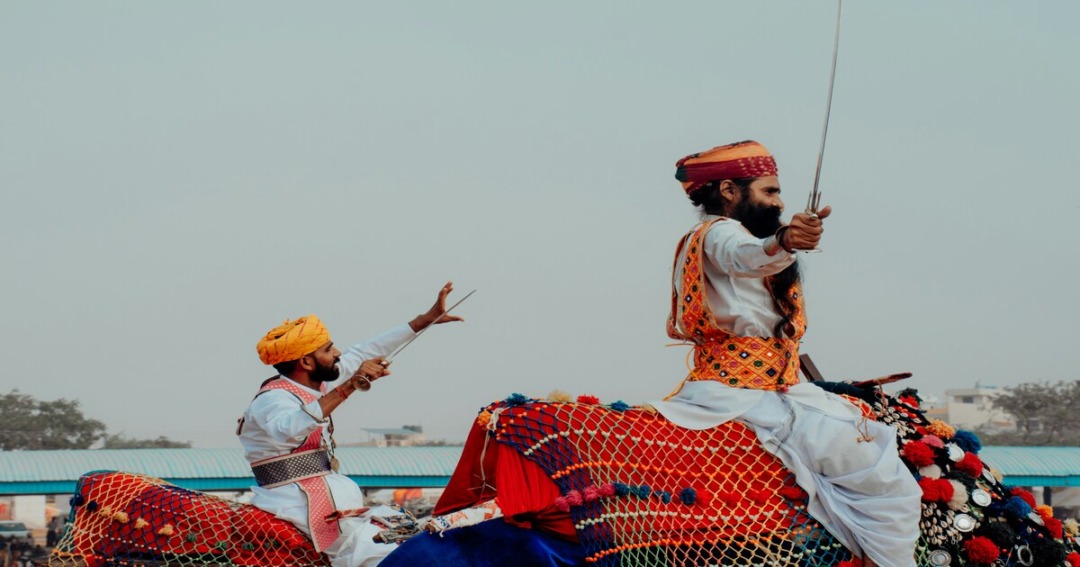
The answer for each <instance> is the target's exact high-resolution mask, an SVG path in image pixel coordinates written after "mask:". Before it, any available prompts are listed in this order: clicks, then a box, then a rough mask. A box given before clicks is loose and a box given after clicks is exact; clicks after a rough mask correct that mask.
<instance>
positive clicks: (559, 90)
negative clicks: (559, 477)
mask: <svg viewBox="0 0 1080 567" xmlns="http://www.w3.org/2000/svg"><path fill="white" fill-rule="evenodd" d="M834 18H835V3H834V2H806V1H797V0H789V1H771V2H749V1H747V2H725V1H701V2H640V3H634V2H623V1H620V2H614V1H613V2H599V1H598V2H543V3H518V2H496V1H491V2H484V3H478V2H439V1H430V2H370V3H367V2H321V3H314V4H313V3H294V2H265V1H259V2H254V1H251V2H198V1H187V2H171V3H167V2H31V1H27V2H12V1H8V0H3V1H0V242H2V243H3V244H2V246H0V264H2V265H3V266H4V275H3V277H0V302H2V303H0V305H2V308H3V314H4V318H3V324H2V325H0V356H2V359H3V360H4V361H5V362H6V368H5V369H4V372H3V373H2V377H0V392H5V393H6V392H8V391H10V390H11V389H12V388H18V389H19V390H21V391H22V392H25V393H28V394H31V395H33V396H35V397H38V398H40V399H55V398H60V397H63V398H69V399H78V400H80V401H81V402H82V404H83V408H84V410H85V412H86V413H87V414H88V415H89V416H92V417H96V418H99V419H101V420H103V421H105V422H106V423H107V424H108V426H109V429H110V431H111V432H122V433H124V434H126V435H129V436H137V437H155V436H158V435H166V436H169V437H171V438H174V439H179V440H190V441H193V442H194V443H195V444H196V446H201V447H214V446H236V440H235V439H234V438H233V435H232V431H233V427H234V424H235V418H236V417H237V416H238V415H239V414H240V413H241V412H242V410H243V408H244V406H245V405H246V403H247V402H248V400H249V399H250V397H251V396H252V395H253V394H254V391H255V390H256V388H257V386H258V384H259V383H260V381H261V380H262V379H264V378H266V377H268V376H270V375H271V374H272V370H270V369H268V368H266V367H263V366H262V365H261V363H260V362H259V360H258V357H257V355H256V352H255V343H256V341H257V340H258V339H259V338H260V337H261V336H262V334H263V333H265V331H266V330H268V329H269V328H271V327H273V326H275V325H277V324H279V323H280V322H281V321H282V320H284V319H286V318H294V317H297V316H300V315H305V314H307V313H316V314H318V315H319V316H320V317H322V318H323V320H324V321H325V322H326V323H327V325H328V326H329V328H330V331H331V333H332V334H333V336H334V339H335V341H336V342H337V343H339V344H342V345H347V344H350V343H352V342H355V341H357V340H361V339H364V338H367V337H369V336H371V335H374V334H376V333H378V332H380V331H382V330H384V329H386V328H389V327H391V326H393V325H396V324H398V323H400V322H402V321H405V320H406V319H408V318H410V317H412V316H414V315H415V314H417V313H419V312H420V311H422V310H424V309H426V308H427V307H428V305H429V304H430V303H431V301H432V300H433V299H434V297H435V292H436V291H437V289H438V288H439V286H440V285H441V284H442V283H443V282H444V281H446V280H448V279H452V280H454V282H455V284H456V286H457V288H458V290H459V292H458V293H456V294H455V296H460V295H462V292H465V291H468V290H470V289H473V288H477V289H479V291H478V292H477V294H476V295H475V296H473V298H471V299H470V300H469V301H468V302H467V303H466V304H464V305H463V306H462V307H461V308H460V312H461V314H462V315H463V316H464V317H466V319H467V322H466V323H465V324H463V325H448V326H444V327H441V328H437V329H435V330H433V331H431V332H430V333H428V334H426V335H425V336H424V337H422V338H421V339H420V340H418V341H417V342H416V343H414V344H413V345H412V346H410V347H409V349H408V350H406V351H405V352H404V353H403V354H402V355H401V357H400V358H399V359H398V361H397V362H396V363H395V365H394V368H393V370H394V375H393V377H392V378H393V379H387V380H385V381H380V382H379V383H378V384H376V385H375V387H374V388H372V390H371V391H370V392H369V393H367V394H364V395H363V396H359V397H353V398H351V399H350V400H349V402H348V404H347V406H346V407H345V408H343V410H342V411H339V412H337V413H336V414H335V419H336V421H337V425H338V428H337V429H338V433H337V436H338V438H339V441H342V442H349V441H356V440H360V439H363V438H365V435H364V434H363V433H362V432H361V428H362V427H397V426H400V425H402V424H413V423H420V424H422V425H423V426H424V427H425V429H426V431H427V433H428V435H429V437H433V438H447V439H461V438H463V437H464V434H465V433H466V431H467V428H468V425H469V422H470V420H471V419H472V417H473V416H474V415H475V412H476V410H477V409H478V408H479V407H480V406H482V405H484V404H486V403H488V402H490V401H492V400H495V399H498V398H502V397H505V396H506V395H508V394H510V393H512V392H522V393H525V394H528V395H532V396H541V395H546V394H547V393H548V392H550V391H551V390H552V389H555V388H559V389H563V390H566V391H568V392H571V393H572V394H575V395H576V394H580V393H593V394H595V395H597V396H599V397H600V398H601V399H602V400H605V401H613V400H614V399H623V400H625V401H627V402H630V403H640V402H642V401H644V400H647V399H651V398H656V397H659V396H663V395H664V394H666V393H667V392H668V391H669V390H670V389H671V388H672V387H673V386H675V385H676V384H677V383H678V382H679V381H680V380H681V379H682V377H683V376H684V375H685V373H686V367H685V362H684V360H685V354H686V349H685V348H682V347H679V348H667V347H665V345H666V344H667V343H669V342H670V341H669V340H668V339H667V337H666V336H665V334H664V318H665V317H666V313H667V309H668V306H669V285H670V275H669V272H670V268H671V258H672V254H673V247H674V244H675V242H676V240H677V239H678V237H679V236H680V235H681V234H683V233H684V232H685V231H686V230H687V229H688V228H689V227H690V226H691V225H692V224H694V222H695V221H696V218H697V217H696V213H695V211H694V210H693V209H692V208H691V207H690V205H689V204H688V202H687V201H686V199H685V197H683V195H682V193H681V189H680V187H679V185H678V183H676V181H675V180H674V178H673V177H672V176H673V173H674V163H675V161H676V160H677V159H679V158H680V157H682V156H683V155H686V154H688V153H692V152H695V151H700V150H704V149H707V148H710V147H712V146H715V145H720V144H723V143H728V142H733V141H737V140H742V139H747V138H753V139H756V140H758V141H760V142H762V143H764V144H765V145H766V146H767V147H769V148H770V149H771V150H772V151H773V152H774V154H775V155H776V157H777V160H778V162H779V165H780V178H781V182H782V184H783V187H784V197H785V199H786V200H787V203H788V212H789V213H790V212H791V211H794V210H798V209H800V208H801V207H802V206H803V204H804V203H805V200H806V194H807V192H808V190H809V187H810V185H811V183H812V180H813V169H814V164H815V160H816V158H817V149H818V141H819V137H820V135H821V122H822V118H823V114H824V102H825V94H826V90H827V86H828V85H827V80H828V71H829V62H830V57H831V52H832V39H833V31H834V27H833V24H834ZM1077 22H1080V3H1077V2H1075V1H1073V0H1059V1H1043V2H1038V3H1036V4H1033V3H1028V2H1015V1H989V0H980V1H978V2H976V1H957V2H931V1H910V2H887V3H883V2H861V1H849V2H848V3H847V5H846V6H845V13H844V24H843V25H844V28H843V37H842V39H841V51H840V60H839V69H838V72H837V79H836V90H835V95H834V101H833V113H832V123H831V125H830V131H829V145H828V148H827V151H826V158H825V168H824V171H823V174H822V185H823V189H824V202H825V203H828V204H831V205H833V207H834V210H835V213H834V215H833V217H832V218H830V219H829V221H828V223H827V225H826V226H827V233H826V236H825V239H824V241H823V244H822V247H823V248H824V250H825V252H824V253H823V254H818V255H812V256H806V257H803V258H802V260H803V262H804V273H805V281H806V293H807V299H808V309H809V316H810V330H809V332H808V334H807V336H806V341H805V343H804V345H803V352H807V353H809V354H811V355H812V356H813V357H814V359H815V361H816V362H817V365H818V366H819V367H820V368H821V369H822V370H823V371H824V372H825V373H826V374H827V375H828V376H830V377H833V378H838V379H843V378H869V377H873V376H878V375H881V374H885V373H889V372H897V371H905V370H906V371H911V372H914V373H915V377H914V378H913V379H912V380H909V383H910V385H911V386H913V387H916V388H919V389H920V390H921V391H923V392H924V393H929V394H938V395H939V394H941V393H942V392H943V391H944V390H945V389H946V388H956V387H967V386H970V385H972V384H974V383H975V381H977V380H979V381H981V382H982V383H984V384H996V385H1009V384H1016V383H1020V382H1025V381H1036V380H1059V379H1065V380H1073V379H1077V378H1078V377H1080V376H1078V375H1077V372H1076V370H1075V367H1074V366H1073V364H1072V363H1071V360H1072V358H1071V355H1072V350H1073V349H1074V348H1076V346H1075V343H1076V341H1075V338H1074V334H1075V332H1076V324H1075V319H1076V317H1077V315H1078V314H1080V299H1078V294H1077V292H1076V283H1075V282H1076V280H1077V276H1078V275H1080V273H1078V269H1077V267H1076V265H1075V263H1074V262H1073V260H1072V257H1073V255H1075V254H1076V253H1077V252H1076V250H1075V248H1076V244H1077V238H1076V236H1075V233H1076V229H1075V225H1074V221H1075V220H1076V218H1077V217H1078V216H1080V191H1078V189H1080V188H1078V186H1077V185H1078V184H1077V181H1076V178H1075V165H1076V163H1077V158H1076V156H1077V153H1078V150H1080V143H1078V142H1077V131H1078V130H1080V110H1078V109H1077V101H1078V100H1080V92H1078V91H1080V66H1078V64H1077V55H1078V54H1080V34H1077V33H1076V23H1077Z"/></svg>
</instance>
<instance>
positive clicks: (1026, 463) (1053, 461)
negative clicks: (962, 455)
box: [979, 447, 1080, 477]
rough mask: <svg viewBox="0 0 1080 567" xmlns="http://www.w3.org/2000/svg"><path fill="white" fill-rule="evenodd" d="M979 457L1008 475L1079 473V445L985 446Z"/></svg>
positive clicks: (1067, 474) (1045, 475)
mask: <svg viewBox="0 0 1080 567" xmlns="http://www.w3.org/2000/svg"><path fill="white" fill-rule="evenodd" d="M979 458H980V459H982V460H983V462H985V463H986V464H988V465H990V466H991V467H993V468H994V469H997V470H998V471H999V472H1001V474H1003V475H1005V476H1034V477H1069V476H1080V447H983V449H982V451H980V452H979Z"/></svg>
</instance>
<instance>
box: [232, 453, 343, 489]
mask: <svg viewBox="0 0 1080 567" xmlns="http://www.w3.org/2000/svg"><path fill="white" fill-rule="evenodd" d="M251 472H252V473H255V482H257V483H258V484H259V486H261V487H263V488H276V487H278V486H282V485H286V484H289V483H291V482H298V481H301V480H304V479H307V478H315V477H318V476H326V475H328V474H330V472H331V468H330V453H329V452H327V451H326V449H311V450H309V451H300V452H298V453H290V454H288V455H281V456H280V457H271V458H269V459H263V460H261V461H259V462H257V463H254V464H252V465H251Z"/></svg>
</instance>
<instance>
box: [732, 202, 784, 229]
mask: <svg viewBox="0 0 1080 567" xmlns="http://www.w3.org/2000/svg"><path fill="white" fill-rule="evenodd" d="M780 212H781V210H780V207H768V206H761V205H755V204H754V203H751V202H749V200H747V199H745V198H744V199H743V200H742V201H740V202H739V204H738V205H735V215H734V217H735V220H737V221H739V222H741V223H742V225H743V226H745V227H746V230H749V231H750V234H753V235H754V236H756V237H758V238H768V237H770V236H772V235H773V234H775V233H776V229H778V228H780V227H781V226H783V225H782V224H781V223H780Z"/></svg>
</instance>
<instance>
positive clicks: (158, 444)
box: [101, 433, 191, 449]
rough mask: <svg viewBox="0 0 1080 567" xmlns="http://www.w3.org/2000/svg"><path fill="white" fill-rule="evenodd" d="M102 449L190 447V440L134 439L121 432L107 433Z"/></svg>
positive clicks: (166, 438) (163, 438) (163, 437)
mask: <svg viewBox="0 0 1080 567" xmlns="http://www.w3.org/2000/svg"><path fill="white" fill-rule="evenodd" d="M101 448H102V449H189V448H191V442H190V441H173V440H172V439H169V438H168V437H165V436H161V437H158V438H157V439H132V438H130V437H124V436H123V435H121V434H119V433H118V434H116V435H106V436H105V444H104V445H103V446H102V447H101Z"/></svg>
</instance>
